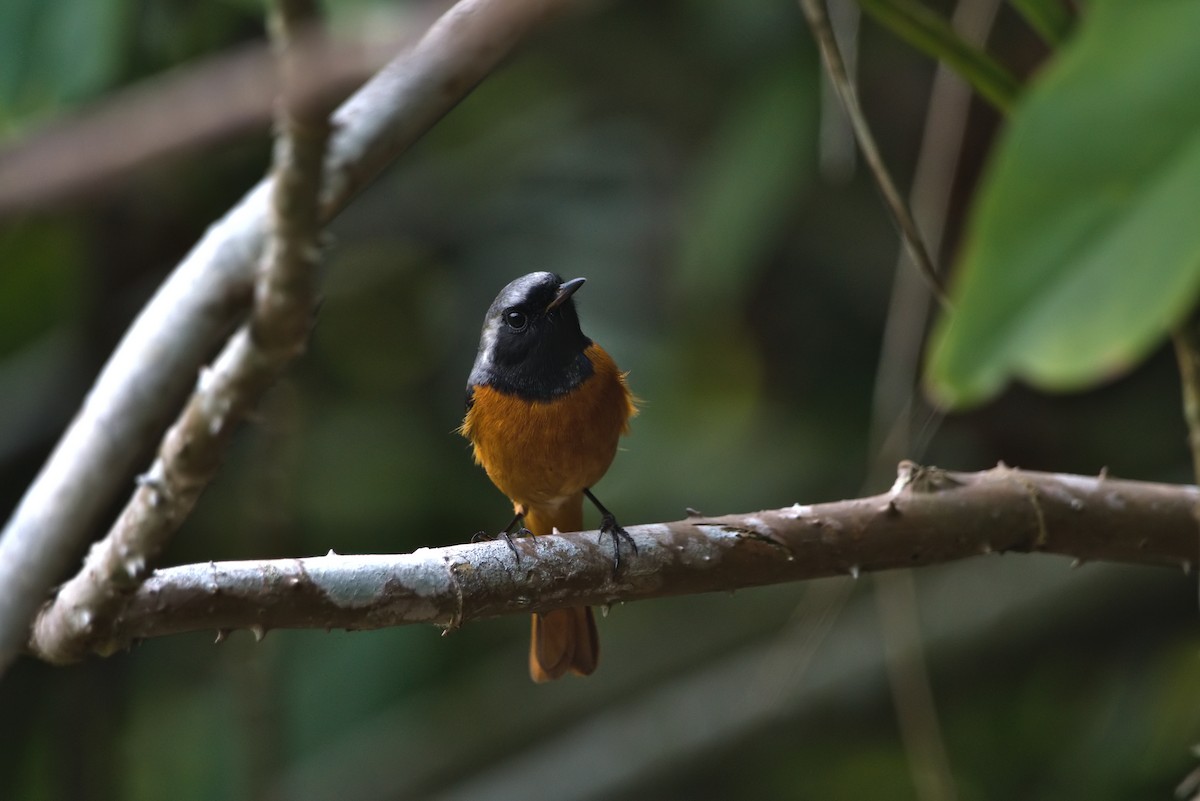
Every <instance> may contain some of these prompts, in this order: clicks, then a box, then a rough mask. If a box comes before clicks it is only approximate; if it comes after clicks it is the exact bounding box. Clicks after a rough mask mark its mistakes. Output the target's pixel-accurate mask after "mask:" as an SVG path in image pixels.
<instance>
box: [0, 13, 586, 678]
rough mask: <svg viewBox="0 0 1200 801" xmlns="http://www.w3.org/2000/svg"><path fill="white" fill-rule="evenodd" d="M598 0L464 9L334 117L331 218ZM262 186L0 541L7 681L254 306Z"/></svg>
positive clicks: (103, 391) (99, 389)
mask: <svg viewBox="0 0 1200 801" xmlns="http://www.w3.org/2000/svg"><path fill="white" fill-rule="evenodd" d="M589 5H591V3H589V2H588V0H462V2H460V3H458V4H457V5H456V6H455V7H454V8H453V9H451V10H450V11H449V12H447V13H446V14H445V15H444V16H443V17H441V18H440V19H439V20H438V21H437V22H436V23H435V24H434V25H433V26H432V27H431V28H430V29H429V30H428V31H427V32H426V33H425V35H424V36H423V37H421V38H420V40H419V41H418V42H417V43H416V44H415V45H414V46H413V47H412V48H411V49H410V50H408V51H407V52H405V53H404V54H402V55H401V56H399V57H398V58H396V59H395V60H394V61H393V62H392V63H391V64H389V65H388V66H387V67H385V68H384V69H383V70H382V71H381V72H380V73H379V74H378V75H376V76H375V77H374V78H373V79H372V80H371V81H370V82H368V83H367V84H366V85H365V86H364V87H363V88H362V89H361V90H359V91H358V92H357V93H356V94H355V95H354V96H353V97H351V98H350V99H349V100H348V101H347V102H346V103H344V104H343V105H342V106H341V108H339V109H338V111H337V113H336V114H335V115H334V125H335V132H334V136H333V139H332V141H331V143H330V148H329V156H328V158H327V159H326V163H325V179H324V184H325V187H326V192H325V202H324V211H323V219H324V220H325V221H328V220H329V219H330V218H331V217H332V216H333V215H334V214H336V213H337V212H338V211H339V210H341V209H342V208H343V207H344V206H345V205H346V204H347V203H348V202H349V201H350V199H351V198H352V197H353V196H354V195H355V194H356V193H357V192H358V191H360V190H361V189H362V188H363V187H364V186H366V184H367V183H369V182H370V181H371V180H372V179H373V178H374V177H375V176H376V175H377V174H378V173H379V172H380V171H381V170H382V169H383V168H384V167H385V166H386V165H387V164H389V163H391V161H392V160H394V159H395V158H396V157H397V156H398V155H400V154H401V153H403V152H404V151H405V150H406V149H407V148H408V147H410V146H411V145H412V144H413V143H414V142H416V141H417V139H419V138H420V137H421V136H422V135H423V134H424V133H425V132H426V131H428V130H429V129H430V128H431V127H432V126H433V125H434V124H435V123H436V122H437V121H438V120H439V119H441V117H442V116H443V115H444V114H445V113H446V112H447V111H448V110H449V109H451V108H453V107H454V105H455V104H457V103H458V101H459V100H461V99H462V98H463V97H465V96H466V95H467V93H468V92H470V90H471V89H472V88H473V87H474V86H475V85H476V84H477V83H478V82H479V81H480V80H482V79H483V78H484V77H485V76H486V75H488V74H489V73H490V72H491V71H492V70H493V69H495V67H496V66H497V65H498V64H499V63H500V61H501V60H502V59H503V58H504V57H505V56H506V55H508V54H509V53H510V52H512V50H513V49H514V48H515V47H516V46H517V45H518V44H519V43H520V42H522V41H523V40H524V39H525V38H527V37H528V35H529V34H530V33H531V32H532V31H533V30H535V29H537V28H538V27H540V26H541V25H542V24H543V23H545V22H546V20H547V19H548V18H550V17H552V16H554V15H555V14H556V13H561V12H564V11H566V10H568V9H571V8H578V7H586V6H589ZM269 194H270V183H269V181H267V180H264V181H263V182H262V183H260V184H259V185H258V186H256V187H255V188H254V189H252V190H251V191H250V192H249V193H248V194H247V195H246V196H245V197H244V198H243V199H242V201H241V202H240V203H239V204H238V205H237V206H236V207H235V208H233V209H232V210H231V211H230V212H229V213H228V214H226V215H225V217H224V218H222V219H221V220H220V221H218V222H217V223H216V224H215V225H213V226H212V227H211V228H210V229H209V230H208V232H207V234H206V235H205V236H204V238H203V239H202V240H201V241H200V242H199V243H198V244H197V245H196V247H195V248H193V249H192V251H191V253H189V254H188V256H187V257H186V258H185V259H184V261H183V262H182V263H181V264H180V265H179V267H178V268H177V269H176V270H175V271H174V273H172V275H171V277H170V278H169V279H168V280H167V281H166V283H165V284H164V285H163V286H162V288H160V290H159V291H158V293H157V294H156V295H155V297H154V298H153V299H152V300H151V302H150V303H149V304H148V305H147V306H146V308H144V309H143V310H142V312H141V314H140V315H139V316H138V318H137V320H136V321H135V322H134V324H133V326H132V327H131V328H130V330H129V331H128V332H127V333H126V335H125V337H124V339H123V340H122V341H121V344H120V345H119V346H118V347H117V350H116V351H115V352H114V353H113V355H112V357H111V358H110V359H109V362H108V364H107V365H105V367H104V370H103V372H102V373H101V374H100V376H99V378H98V379H97V381H96V384H95V385H94V386H93V388H92V390H91V392H90V394H89V396H88V398H87V401H86V402H85V404H84V406H83V408H82V409H81V410H80V412H79V414H78V416H77V417H76V418H75V420H74V422H72V424H71V427H70V428H69V429H68V430H67V432H66V434H64V436H63V438H62V440H60V442H59V444H58V446H57V447H56V449H55V451H54V453H53V454H52V455H51V456H50V458H49V460H48V461H47V463H46V465H45V466H44V467H43V468H42V471H41V473H40V474H39V475H38V477H37V478H36V479H35V480H34V482H33V484H32V485H31V486H30V487H29V489H28V490H27V491H26V493H25V495H24V497H23V498H22V499H21V502H20V505H19V506H18V507H17V509H16V510H15V511H14V513H13V515H12V517H11V518H10V519H9V521H8V523H7V525H6V526H5V528H4V531H3V535H2V536H0V672H2V671H3V670H4V669H5V668H6V667H7V666H8V664H9V663H11V661H12V660H13V659H14V658H15V657H16V656H17V654H18V653H19V652H20V650H21V648H22V647H23V645H24V643H25V641H26V639H27V637H28V627H29V621H30V619H31V618H32V617H33V615H34V612H35V611H36V610H37V608H38V606H39V605H40V604H41V603H42V601H43V599H44V598H45V595H46V592H47V590H48V589H49V587H50V586H51V584H52V583H54V582H55V581H58V580H60V579H61V576H62V575H63V573H64V572H65V571H66V570H67V568H68V566H69V565H70V562H71V561H72V559H73V558H74V556H73V555H74V554H76V553H78V552H79V550H80V549H81V548H82V547H83V545H84V544H85V543H86V542H87V540H88V538H89V537H91V536H94V533H95V531H96V530H97V529H98V528H99V527H100V526H101V525H102V521H101V519H100V518H101V515H102V514H103V511H104V509H105V508H106V507H107V506H108V505H109V504H110V503H111V502H112V501H113V499H114V498H115V497H116V495H117V494H118V493H119V492H121V491H122V489H123V488H124V487H125V486H126V484H127V482H128V480H129V476H130V475H131V474H132V473H133V472H134V470H135V467H136V461H135V460H136V459H137V458H138V457H139V454H140V453H141V452H142V450H143V448H144V447H145V445H146V444H147V443H149V442H153V441H154V440H156V439H157V438H158V437H159V435H160V433H161V431H162V429H163V427H164V426H165V425H166V424H167V423H168V422H169V421H170V419H171V418H172V417H173V416H174V414H175V413H176V411H177V410H178V404H179V402H180V401H181V400H182V398H183V397H184V396H185V395H186V393H187V390H188V388H189V387H190V386H191V385H193V384H194V383H195V381H196V374H197V371H198V369H199V368H200V366H201V365H202V364H204V363H205V361H206V360H207V359H208V358H209V356H210V354H211V353H212V350H213V348H214V347H215V346H216V345H217V344H218V343H219V342H221V341H222V340H223V339H224V338H225V337H226V336H228V335H229V332H230V331H231V330H233V327H234V326H235V325H236V324H237V322H238V321H239V320H240V318H241V317H242V315H243V314H244V313H245V310H246V308H247V307H248V305H249V302H250V297H251V294H252V287H253V278H254V270H255V267H256V265H257V264H258V261H259V256H260V254H261V251H262V247H263V243H264V241H265V238H266V227H267V222H266V221H267V219H268V216H269V215H268V205H269V204H268V196H269Z"/></svg>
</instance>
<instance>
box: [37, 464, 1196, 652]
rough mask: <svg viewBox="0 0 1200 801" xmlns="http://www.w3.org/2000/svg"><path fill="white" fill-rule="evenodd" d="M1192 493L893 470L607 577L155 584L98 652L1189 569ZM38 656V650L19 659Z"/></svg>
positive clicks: (385, 576) (319, 562)
mask: <svg viewBox="0 0 1200 801" xmlns="http://www.w3.org/2000/svg"><path fill="white" fill-rule="evenodd" d="M1198 498H1200V489H1198V488H1197V487H1194V486H1176V485H1170V484H1153V483H1147V482H1139V481H1122V480H1116V479H1110V478H1107V477H1105V476H1100V477H1091V476H1076V475H1062V474H1054V473H1035V472H1025V471H1019V470H1013V469H1010V468H1008V467H1004V466H1000V467H997V468H995V469H993V470H988V471H985V472H982V473H946V472H944V471H941V470H937V469H935V468H922V467H918V466H916V465H913V464H911V463H909V462H904V463H901V467H900V478H899V479H898V480H897V482H896V485H895V486H894V487H893V488H892V490H891V491H889V492H887V493H884V494H882V495H877V496H874V497H870V498H859V499H854V500H848V501H839V502H836V503H826V504H820V505H815V506H800V505H796V506H792V507H787V508H784V509H776V510H772V511H765V512H759V513H756V514H750V515H730V516H727V517H715V518H689V519H686V520H680V521H677V522H674V523H659V524H654V525H645V526H633V527H630V533H631V534H632V535H633V537H634V540H635V541H636V542H637V546H638V556H637V558H636V559H632V560H629V561H628V563H627V564H626V566H625V567H624V568H623V569H622V572H621V574H620V575H618V576H617V577H615V578H614V577H613V575H612V559H611V554H610V553H609V552H608V543H607V540H606V539H601V540H599V541H598V540H597V538H596V536H595V532H585V533H577V534H566V535H559V536H550V537H538V538H537V539H536V540H528V539H526V540H520V541H519V547H520V548H521V549H522V558H521V561H520V564H519V565H518V564H517V563H515V562H514V560H513V558H512V555H511V553H510V552H509V551H508V547H507V546H506V545H505V543H503V542H491V543H481V544H478V545H456V546H451V547H447V548H422V549H420V550H418V551H416V552H414V553H411V554H400V555H394V556H392V555H388V556H339V555H337V554H333V553H330V554H329V555H328V556H323V557H315V558H306V559H283V560H273V561H247V562H222V563H213V562H207V563H203V564H195V565H184V566H181V567H175V568H168V569H165V570H159V571H156V572H155V573H154V574H153V575H151V576H150V578H149V579H147V580H146V582H145V583H144V584H143V585H142V587H141V588H140V589H139V590H138V591H137V593H136V594H135V595H134V596H133V599H132V601H131V602H130V603H129V604H128V606H127V607H126V608H125V611H124V613H123V614H122V616H121V617H120V618H119V619H118V620H117V622H116V625H115V627H114V629H113V631H112V632H111V636H109V637H108V638H106V639H102V640H92V641H90V642H88V643H86V645H87V646H88V648H89V650H91V651H94V652H97V653H104V654H107V653H112V652H113V651H114V650H115V649H118V648H121V647H125V646H127V645H129V644H130V643H132V642H134V641H136V640H139V639H144V638H147V637H158V636H163V635H166V634H176V633H181V632H188V631H202V630H210V631H211V630H217V631H218V632H224V631H228V630H231V629H239V628H244V629H249V630H251V631H253V632H254V633H255V635H256V636H259V637H261V636H262V635H263V634H264V633H265V632H266V631H268V630H270V629H275V628H347V629H375V628H383V627H388V626H399V625H406V624H412V623H433V624H436V625H439V626H444V627H447V628H454V627H457V626H459V625H461V624H463V623H465V622H468V621H472V620H478V619H481V618H488V617H495V616H498V615H507V614H516V613H528V612H529V611H531V610H546V609H553V608H558V607H565V606H576V605H580V604H611V603H617V602H622V601H635V600H642V599H647V598H658V597H665V596H670V595H685V594H693V593H701V592H715V591H726V590H734V589H738V588H742V587H752V586H760V585H765V584H777V583H782V582H789V581H801V580H805V579H813V578H821V577H827V576H837V575H847V574H849V575H859V574H860V573H864V572H869V571H879V570H889V569H894V568H899V567H919V566H924V565H932V564H938V563H943V562H949V561H954V560H958V559H966V558H968V557H974V556H979V555H981V554H999V553H1004V552H1008V551H1017V552H1027V553H1033V552H1038V553H1055V554H1064V555H1067V556H1073V557H1075V558H1076V559H1078V560H1080V561H1093V560H1104V561H1114V562H1129V563H1135V564H1148V565H1162V566H1174V567H1176V568H1183V569H1185V570H1188V569H1191V567H1192V566H1193V565H1194V564H1195V562H1196V557H1197V554H1196V528H1197V523H1196V520H1195V518H1194V517H1193V516H1192V508H1193V506H1194V504H1195V503H1196V501H1197V499H1198ZM30 647H31V648H32V650H33V651H34V653H35V654H37V655H39V656H41V657H43V658H48V657H51V656H52V655H51V654H48V653H47V652H46V650H45V648H44V647H43V643H42V642H41V641H40V640H38V639H37V638H36V636H35V639H34V640H33V641H32V642H31V643H30Z"/></svg>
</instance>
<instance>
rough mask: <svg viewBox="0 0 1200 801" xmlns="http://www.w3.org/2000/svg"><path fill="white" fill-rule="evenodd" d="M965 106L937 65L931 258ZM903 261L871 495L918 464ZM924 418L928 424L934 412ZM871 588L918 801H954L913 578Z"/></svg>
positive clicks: (917, 343)
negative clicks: (902, 467)
mask: <svg viewBox="0 0 1200 801" xmlns="http://www.w3.org/2000/svg"><path fill="white" fill-rule="evenodd" d="M998 6H999V0H962V2H960V3H959V4H958V6H957V7H956V8H955V12H954V16H953V20H952V25H953V27H954V30H955V32H956V33H957V34H958V35H959V36H961V37H962V38H963V40H964V41H965V42H967V43H968V44H972V45H977V46H979V45H982V44H983V43H984V41H986V39H987V34H988V31H990V30H991V25H992V21H993V19H994V18H995V15H996V11H997V8H998ZM970 101H971V91H970V87H969V86H968V85H967V84H966V83H965V82H964V81H963V80H962V78H960V77H958V76H957V75H955V74H954V73H953V72H952V71H951V70H950V68H949V67H947V66H946V65H944V64H940V65H939V66H938V69H937V72H936V73H935V75H934V80H933V86H932V88H931V90H930V93H929V105H928V108H927V111H926V114H925V125H924V134H923V136H922V138H921V149H920V152H919V154H918V156H917V167H916V171H915V174H914V177H913V186H912V190H911V194H910V197H909V202H910V204H911V208H912V209H913V214H914V216H915V217H916V218H917V219H920V220H921V226H922V229H923V230H924V231H925V232H926V233H928V235H929V241H930V242H931V243H933V246H934V248H935V252H936V249H939V248H940V243H941V242H942V238H943V232H944V231H945V226H946V214H947V211H948V209H949V204H950V197H951V194H952V189H953V184H954V175H955V171H956V168H957V166H958V161H959V154H960V153H961V151H962V146H963V138H964V134H965V131H966V123H967V115H968V111H969V109H970ZM907 261H908V259H907V258H906V251H905V250H904V249H901V252H900V253H899V254H898V255H897V259H896V266H895V269H894V278H893V283H892V297H891V301H890V303H889V305H888V316H887V322H886V324H885V326H884V337H883V343H882V347H881V348H880V356H879V367H878V370H877V371H876V375H875V387H874V394H873V403H872V416H871V435H870V438H869V439H870V442H871V443H872V458H873V464H872V466H871V468H870V469H869V473H870V474H871V480H872V481H873V482H875V486H878V483H881V482H882V480H883V479H882V476H881V475H880V474H881V473H882V471H883V470H884V469H886V467H885V466H886V465H888V464H895V463H896V461H897V460H899V459H902V458H905V457H908V458H921V457H922V455H923V454H922V453H921V450H922V449H921V448H920V447H919V446H918V447H917V449H916V450H914V448H913V443H912V425H913V414H914V411H915V409H924V408H925V407H924V405H923V404H921V403H920V402H919V401H918V400H916V398H917V389H916V388H917V379H918V367H919V365H920V357H921V350H922V348H923V345H924V340H925V333H926V323H927V317H928V314H929V306H930V303H929V294H928V292H927V291H926V290H925V287H924V286H923V285H922V284H921V282H919V281H918V280H917V277H916V273H915V272H914V271H913V270H911V269H910V268H909V265H908V264H907ZM926 413H928V414H934V412H932V411H931V410H930V411H927V412H926ZM874 588H875V600H876V607H877V609H878V610H879V616H880V624H881V632H882V634H883V644H884V654H885V664H886V666H887V670H888V680H889V682H890V685H891V688H892V699H893V703H894V704H895V707H896V717H897V723H898V725H899V730H900V735H901V739H902V741H903V743H904V750H905V753H906V754H907V757H908V764H909V770H910V773H911V775H912V781H913V787H914V789H915V791H916V794H917V798H919V799H921V800H922V801H952V799H954V798H957V796H958V792H957V787H956V784H955V781H954V775H953V772H952V770H951V766H950V758H949V755H948V753H947V749H946V746H945V741H944V738H943V735H942V731H941V724H940V721H939V719H938V715H937V708H936V705H935V703H934V696H933V688H932V686H931V683H930V680H929V671H928V668H927V666H926V662H925V643H924V641H923V637H922V636H921V626H920V621H919V618H918V613H917V596H916V583H915V577H914V576H913V574H912V571H909V570H901V571H894V572H890V573H884V574H880V575H879V576H877V577H876V580H875V583H874Z"/></svg>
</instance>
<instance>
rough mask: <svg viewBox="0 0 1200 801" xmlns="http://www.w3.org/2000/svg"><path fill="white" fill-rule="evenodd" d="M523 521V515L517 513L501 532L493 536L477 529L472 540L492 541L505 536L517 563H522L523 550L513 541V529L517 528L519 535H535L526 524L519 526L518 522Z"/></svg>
mask: <svg viewBox="0 0 1200 801" xmlns="http://www.w3.org/2000/svg"><path fill="white" fill-rule="evenodd" d="M523 522H524V520H523V518H522V517H521V515H517V516H516V517H514V518H513V519H512V522H511V523H509V524H508V525H507V526H506V527H505V528H504V530H503V531H501V532H500V533H499V534H496V535H495V536H493V535H491V534H488V533H487V532H486V531H476V532H475V536H474V537H471V542H491V541H492V540H497V539H499V538H501V537H503V538H504V542H505V544H506V545H508V549H509V550H510V551H512V552H513V558H514V559H516V560H517V564H521V552H520V551H518V550H517V544H516V543H515V542H513V533H514V532H513V529H514V528H516V535H517V536H518V537H532V536H533V532H532V531H530V530H529V529H527V528H525V526H524V525H522V526H521V527H520V528H517V524H519V523H523Z"/></svg>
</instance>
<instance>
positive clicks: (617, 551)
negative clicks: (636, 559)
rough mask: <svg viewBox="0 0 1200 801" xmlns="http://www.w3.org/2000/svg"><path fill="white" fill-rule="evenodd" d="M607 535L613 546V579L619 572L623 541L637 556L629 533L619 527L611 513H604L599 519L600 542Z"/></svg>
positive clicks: (634, 544)
mask: <svg viewBox="0 0 1200 801" xmlns="http://www.w3.org/2000/svg"><path fill="white" fill-rule="evenodd" d="M605 534H608V535H609V536H610V537H612V544H613V578H614V579H615V578H616V577H617V573H619V572H620V571H621V541H622V540H624V541H625V542H626V543H627V544H628V545H629V547H630V549H631V550H632V551H633V555H634V556H637V552H638V549H637V543H636V542H634V541H633V537H631V536H629V532H628V531H626V530H625V529H623V528H622V527H621V524H620V523H618V522H617V518H616V517H614V516H613V514H612V512H605V513H604V514H603V516H602V517H601V518H600V541H601V542H603V541H604V535H605Z"/></svg>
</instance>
